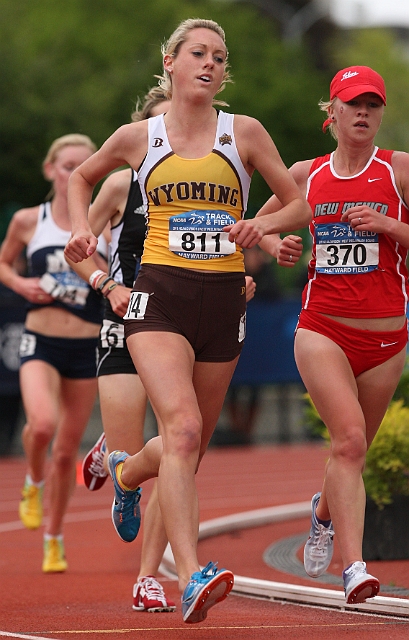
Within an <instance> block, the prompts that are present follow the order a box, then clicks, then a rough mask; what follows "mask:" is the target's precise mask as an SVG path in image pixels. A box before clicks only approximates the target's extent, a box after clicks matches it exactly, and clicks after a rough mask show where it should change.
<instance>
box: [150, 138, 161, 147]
mask: <svg viewBox="0 0 409 640" xmlns="http://www.w3.org/2000/svg"><path fill="white" fill-rule="evenodd" d="M152 146H153V147H163V138H154V140H153V145H152Z"/></svg>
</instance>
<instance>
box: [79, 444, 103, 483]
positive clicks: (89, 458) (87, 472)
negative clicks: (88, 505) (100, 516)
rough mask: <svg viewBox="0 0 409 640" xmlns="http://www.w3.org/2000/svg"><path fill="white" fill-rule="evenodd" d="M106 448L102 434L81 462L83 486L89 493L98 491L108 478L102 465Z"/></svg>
mask: <svg viewBox="0 0 409 640" xmlns="http://www.w3.org/2000/svg"><path fill="white" fill-rule="evenodd" d="M106 448H107V445H106V439H105V433H103V434H102V435H101V436H100V437H99V438H98V440H97V441H96V443H95V444H94V446H93V447H92V449H91V450H90V451H88V453H87V455H86V456H85V458H84V460H83V462H82V475H83V477H84V484H85V486H86V487H87V489H89V490H90V491H97V489H100V488H101V487H102V485H103V484H104V482H105V480H106V479H107V477H108V473H107V472H106V471H105V469H104V464H103V463H104V455H105V451H106Z"/></svg>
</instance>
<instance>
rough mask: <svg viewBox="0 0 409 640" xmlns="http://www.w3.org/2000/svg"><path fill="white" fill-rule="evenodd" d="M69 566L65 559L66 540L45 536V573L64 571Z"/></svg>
mask: <svg viewBox="0 0 409 640" xmlns="http://www.w3.org/2000/svg"><path fill="white" fill-rule="evenodd" d="M67 568H68V564H67V561H66V559H65V551H64V542H63V540H62V539H61V538H50V539H48V540H46V539H45V538H44V560H43V572H44V573H62V572H63V571H66V570H67Z"/></svg>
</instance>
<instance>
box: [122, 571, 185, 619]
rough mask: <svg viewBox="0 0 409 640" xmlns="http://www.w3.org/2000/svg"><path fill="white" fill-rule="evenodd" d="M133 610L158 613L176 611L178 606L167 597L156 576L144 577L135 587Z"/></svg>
mask: <svg viewBox="0 0 409 640" xmlns="http://www.w3.org/2000/svg"><path fill="white" fill-rule="evenodd" d="M132 609H133V610H134V611H149V613H157V612H163V611H175V609H176V605H175V603H174V602H172V600H168V598H167V597H166V596H165V592H164V590H163V587H162V585H161V584H160V583H159V582H158V581H157V580H156V578H155V576H144V577H143V578H140V579H139V580H138V582H137V583H136V584H134V586H133V605H132Z"/></svg>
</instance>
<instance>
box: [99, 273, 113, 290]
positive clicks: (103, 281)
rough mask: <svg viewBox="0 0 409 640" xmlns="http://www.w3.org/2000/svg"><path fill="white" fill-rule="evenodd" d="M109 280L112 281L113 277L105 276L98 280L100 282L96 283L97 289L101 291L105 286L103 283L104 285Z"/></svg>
mask: <svg viewBox="0 0 409 640" xmlns="http://www.w3.org/2000/svg"><path fill="white" fill-rule="evenodd" d="M110 280H112V281H113V278H111V276H107V277H106V278H104V279H103V280H102V282H100V283H99V285H98V287H97V289H98V291H100V292H101V293H102V289H103V288H104V287H105V285H106V284H107V283H108V282H109V281H110Z"/></svg>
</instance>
